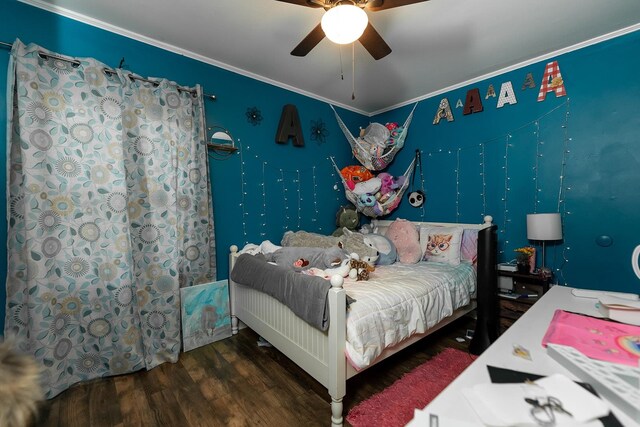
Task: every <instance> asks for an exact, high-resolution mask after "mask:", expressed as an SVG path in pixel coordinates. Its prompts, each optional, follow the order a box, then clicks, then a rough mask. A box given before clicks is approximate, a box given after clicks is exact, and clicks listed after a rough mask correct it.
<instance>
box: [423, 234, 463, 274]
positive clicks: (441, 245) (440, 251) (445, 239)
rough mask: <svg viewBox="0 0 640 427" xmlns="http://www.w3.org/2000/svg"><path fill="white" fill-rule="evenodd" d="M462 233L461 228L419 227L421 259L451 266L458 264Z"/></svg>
mask: <svg viewBox="0 0 640 427" xmlns="http://www.w3.org/2000/svg"><path fill="white" fill-rule="evenodd" d="M462 231H463V229H462V227H437V226H422V227H420V243H421V246H423V251H422V259H423V260H425V261H434V262H444V263H447V264H451V265H458V264H460V244H461V243H462Z"/></svg>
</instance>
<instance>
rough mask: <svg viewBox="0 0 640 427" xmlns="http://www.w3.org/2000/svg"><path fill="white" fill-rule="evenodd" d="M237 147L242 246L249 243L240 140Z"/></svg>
mask: <svg viewBox="0 0 640 427" xmlns="http://www.w3.org/2000/svg"><path fill="white" fill-rule="evenodd" d="M237 141H238V145H239V146H240V149H239V150H238V151H239V153H240V207H241V208H242V234H243V236H244V244H245V245H246V244H247V243H249V240H248V239H247V210H246V208H245V196H246V195H247V192H246V191H245V188H244V187H245V175H244V157H243V154H242V152H243V151H244V150H243V148H242V145H241V144H240V138H238V140H237ZM247 151H249V146H248V145H247Z"/></svg>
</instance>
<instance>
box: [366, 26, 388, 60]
mask: <svg viewBox="0 0 640 427" xmlns="http://www.w3.org/2000/svg"><path fill="white" fill-rule="evenodd" d="M358 40H359V41H360V43H361V44H362V46H364V48H365V49H367V51H368V52H369V53H370V54H371V56H373V59H375V60H378V59H382V58H384V57H385V56H387V55H389V54H390V53H391V48H390V47H389V45H388V44H387V42H385V41H384V40H383V39H382V36H381V35H380V33H378V32H377V31H376V29H375V28H373V25H371V23H370V22H369V23H368V24H367V28H365V29H364V33H362V35H361V36H360V38H359V39H358Z"/></svg>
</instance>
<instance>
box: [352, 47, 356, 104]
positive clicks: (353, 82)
mask: <svg viewBox="0 0 640 427" xmlns="http://www.w3.org/2000/svg"><path fill="white" fill-rule="evenodd" d="M355 45H356V44H355V42H354V43H351V100H352V101H353V100H354V99H356V47H355Z"/></svg>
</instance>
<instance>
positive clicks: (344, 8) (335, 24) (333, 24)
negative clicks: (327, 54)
mask: <svg viewBox="0 0 640 427" xmlns="http://www.w3.org/2000/svg"><path fill="white" fill-rule="evenodd" d="M368 23H369V18H367V14H366V13H365V11H364V10H362V9H361V8H359V7H358V6H356V5H355V4H353V2H350V1H349V2H347V1H345V2H340V3H339V4H338V5H337V6H334V7H332V8H331V9H329V10H328V11H327V12H326V13H325V14H324V15H323V16H322V21H320V25H321V26H322V30H323V31H324V34H325V36H327V38H328V39H329V40H331V41H332V42H334V43H337V44H349V43H353V42H354V41H356V40H358V39H359V38H360V36H361V35H362V33H363V32H364V29H365V28H366V27H367V24H368Z"/></svg>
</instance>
